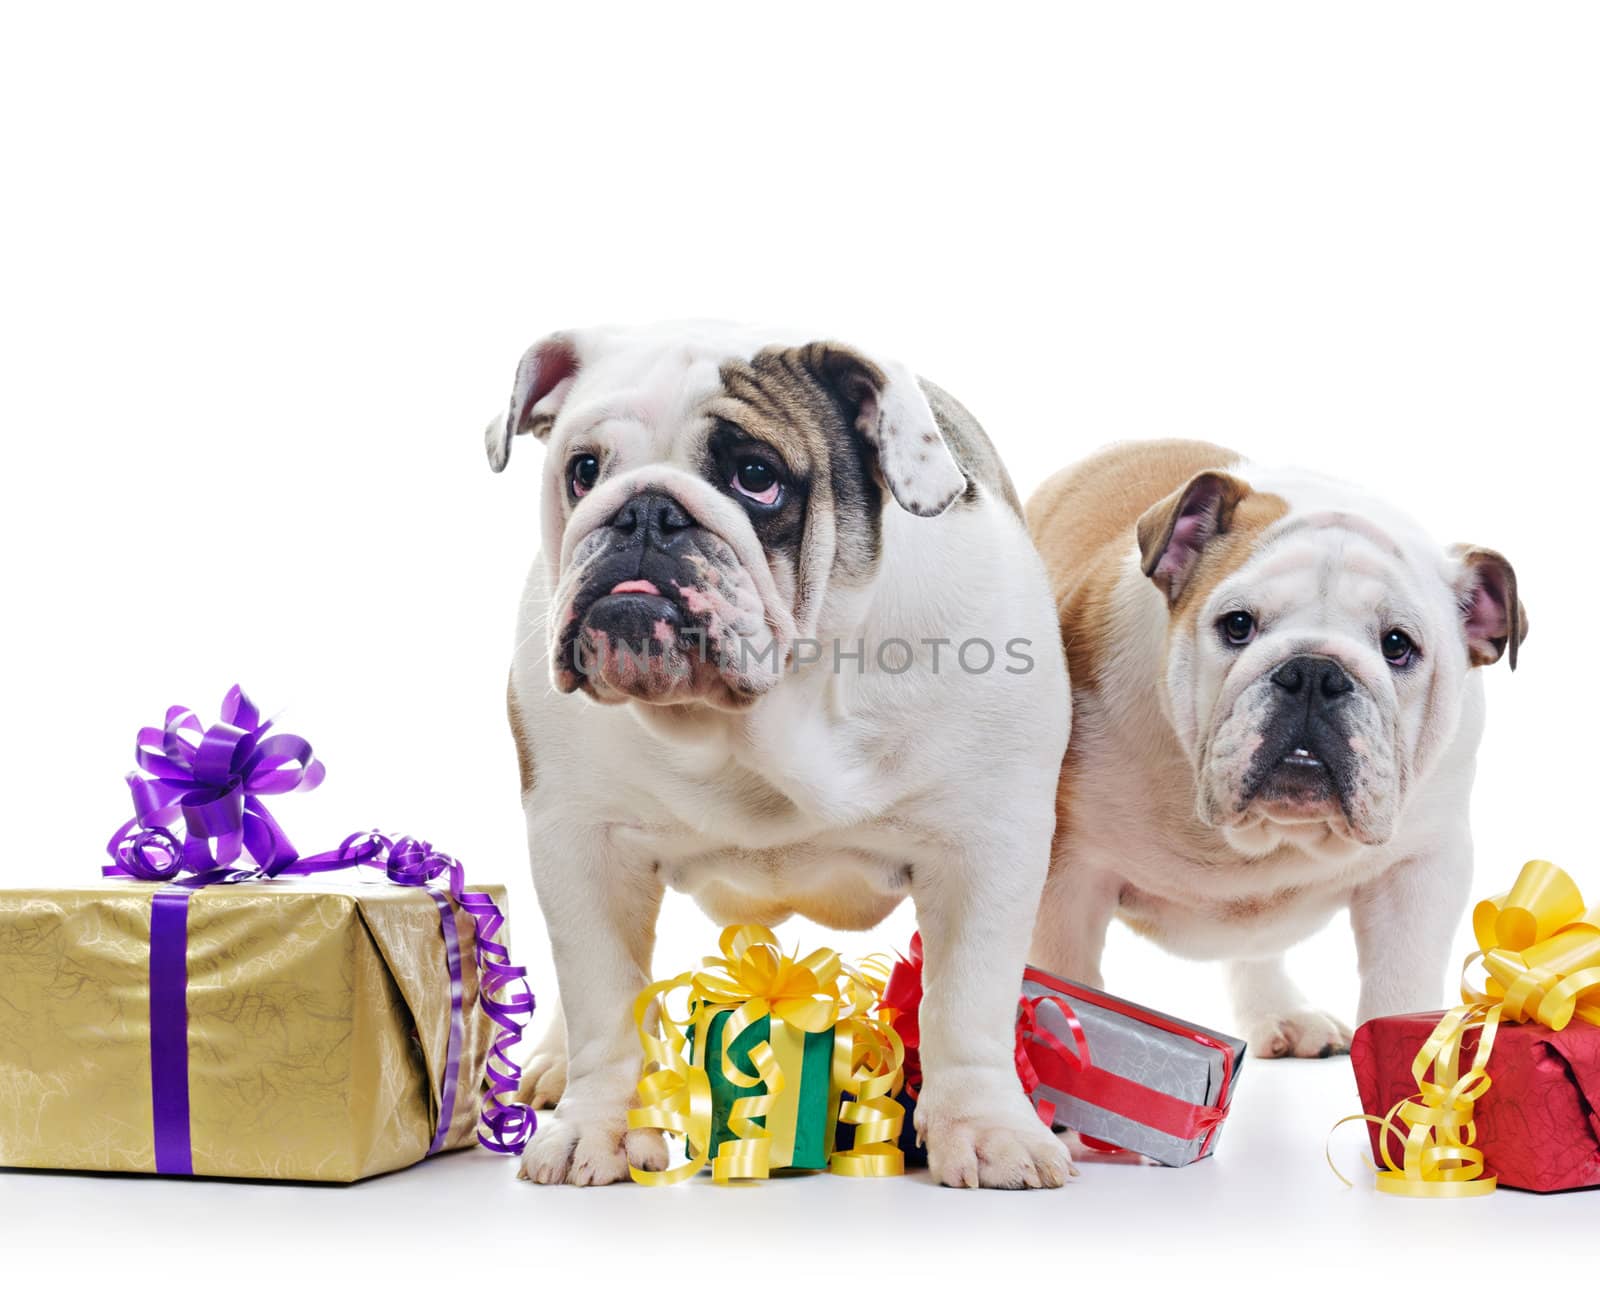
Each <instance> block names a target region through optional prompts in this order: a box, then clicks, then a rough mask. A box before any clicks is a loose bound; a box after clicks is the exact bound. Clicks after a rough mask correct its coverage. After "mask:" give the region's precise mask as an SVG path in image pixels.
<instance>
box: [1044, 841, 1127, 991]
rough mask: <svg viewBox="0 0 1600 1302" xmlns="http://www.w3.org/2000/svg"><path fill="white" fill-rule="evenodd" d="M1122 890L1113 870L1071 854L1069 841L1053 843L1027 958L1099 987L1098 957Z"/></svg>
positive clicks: (1046, 969) (1058, 973)
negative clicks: (1104, 870) (1054, 847)
mask: <svg viewBox="0 0 1600 1302" xmlns="http://www.w3.org/2000/svg"><path fill="white" fill-rule="evenodd" d="M1121 889H1122V883H1121V882H1120V881H1119V880H1118V879H1117V878H1116V877H1115V876H1113V875H1112V874H1110V873H1101V872H1098V871H1096V870H1095V869H1093V868H1090V867H1088V866H1087V865H1086V864H1084V863H1082V862H1079V861H1078V860H1077V859H1075V858H1074V855H1073V849H1072V846H1071V845H1070V844H1068V845H1066V846H1058V847H1057V852H1056V861H1055V862H1054V863H1053V864H1052V865H1051V867H1050V877H1049V880H1048V881H1046V882H1045V884H1044V894H1043V895H1042V896H1040V898H1039V919H1038V921H1037V922H1036V923H1035V924H1034V928H1033V946H1032V948H1031V949H1030V950H1029V956H1030V958H1031V960H1032V961H1033V962H1034V963H1036V964H1037V965H1038V966H1039V967H1042V968H1043V969H1044V970H1045V971H1046V972H1053V973H1055V975H1056V976H1059V977H1065V978H1066V979H1067V980H1068V981H1077V982H1079V983H1080V984H1082V985H1089V986H1102V987H1103V986H1104V985H1105V982H1104V981H1103V980H1102V979H1101V976H1100V957H1101V955H1102V954H1103V953H1104V952H1105V947H1106V931H1107V929H1108V928H1109V927H1110V926H1111V919H1112V918H1113V917H1114V916H1115V915H1116V911H1117V894H1118V892H1119V891H1120V890H1121Z"/></svg>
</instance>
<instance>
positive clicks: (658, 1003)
mask: <svg viewBox="0 0 1600 1302" xmlns="http://www.w3.org/2000/svg"><path fill="white" fill-rule="evenodd" d="M719 947H720V948H721V950H722V953H721V954H720V955H710V956H708V957H706V958H705V959H704V960H703V964H704V966H703V967H702V968H701V969H700V970H698V971H693V972H682V973H680V974H679V975H677V976H675V977H670V978H668V979H667V980H665V981H658V982H656V983H655V984H654V985H652V986H650V987H648V988H647V989H646V990H645V991H644V992H643V993H642V994H640V996H639V998H638V999H637V1000H635V1002H634V1009H633V1020H634V1025H635V1026H636V1027H637V1029H638V1032H639V1041H640V1044H641V1045H642V1046H643V1048H644V1057H645V1063H646V1071H645V1074H644V1076H643V1077H642V1078H641V1079H640V1081H639V1104H640V1106H638V1107H637V1108H633V1109H631V1110H630V1111H629V1113H628V1125H629V1127H630V1128H635V1129H657V1130H663V1131H666V1132H668V1133H671V1134H677V1135H682V1136H683V1137H684V1139H685V1141H686V1144H687V1149H688V1152H687V1154H686V1156H685V1159H684V1161H683V1162H681V1163H679V1164H678V1165H677V1166H675V1167H671V1168H669V1169H668V1170H665V1171H643V1170H640V1169H638V1168H637V1167H630V1168H629V1171H630V1173H631V1175H632V1176H633V1178H634V1180H635V1181H637V1182H638V1183H640V1184H652V1185H660V1184H676V1183H678V1182H679V1181H681V1180H686V1179H688V1178H689V1177H690V1176H692V1175H694V1174H695V1173H696V1172H698V1171H699V1170H700V1169H701V1168H702V1167H703V1166H704V1165H705V1164H706V1159H707V1157H708V1155H709V1153H710V1149H711V1131H712V1124H713V1101H712V1094H711V1081H710V1077H709V1075H708V1073H707V1072H706V1070H705V1068H704V1067H703V1066H699V1065H696V1064H695V1063H693V1062H691V1061H690V1058H689V1056H688V1055H687V1054H686V1053H685V1049H686V1047H687V1045H688V1035H687V1032H688V1031H689V1030H690V1028H693V1030H694V1034H695V1037H696V1044H697V1046H700V1047H701V1051H702V1052H703V1046H705V1045H706V1044H708V1043H709V1040H708V1036H709V1032H710V1028H711V1022H712V1020H713V1018H715V1017H716V1016H717V1015H718V1014H720V1013H723V1012H729V1013H730V1016H729V1018H728V1020H727V1023H726V1024H725V1025H724V1027H723V1029H722V1057H721V1064H720V1065H721V1068H722V1073H723V1075H724V1076H726V1077H727V1079H728V1080H730V1081H731V1082H733V1083H734V1084H735V1085H738V1086H740V1087H743V1088H748V1087H750V1086H754V1085H757V1084H759V1085H761V1086H763V1092H762V1093H760V1094H751V1095H745V1096H743V1097H741V1098H738V1099H736V1100H735V1101H734V1103H733V1106H732V1108H731V1110H730V1112H729V1116H728V1129H729V1130H730V1131H732V1132H733V1136H734V1138H733V1139H731V1140H728V1141H725V1142H724V1143H723V1144H721V1145H720V1146H719V1148H718V1150H717V1154H716V1156H715V1158H714V1159H713V1160H712V1163H711V1174H712V1178H713V1179H714V1180H716V1181H718V1182H719V1183H721V1182H725V1181H728V1180H734V1179H764V1178H765V1177H766V1176H767V1174H768V1173H769V1171H770V1169H771V1146H772V1140H771V1136H770V1135H769V1134H768V1132H767V1129H766V1127H765V1126H764V1125H763V1121H764V1120H765V1119H766V1118H767V1117H768V1116H769V1114H770V1111H771V1109H772V1108H773V1106H774V1102H775V1101H776V1100H777V1099H778V1098H779V1097H780V1095H782V1093H783V1091H784V1089H785V1088H786V1086H787V1085H788V1082H787V1081H786V1080H785V1078H784V1074H783V1070H782V1068H781V1067H780V1066H779V1064H778V1058H777V1055H776V1054H775V1053H774V1052H773V1048H772V1043H771V1040H770V1038H769V1039H767V1040H763V1041H761V1042H759V1043H757V1044H755V1045H753V1046H752V1047H751V1049H750V1051H749V1056H750V1063H751V1066H753V1067H754V1068H755V1074H754V1075H750V1074H749V1073H746V1072H744V1071H742V1070H740V1069H739V1068H738V1067H737V1066H736V1065H735V1064H734V1061H733V1058H732V1053H731V1050H732V1047H733V1044H734V1042H735V1041H737V1040H738V1039H739V1036H740V1034H741V1033H742V1032H743V1031H744V1030H745V1029H746V1028H747V1027H749V1026H750V1025H752V1024H753V1023H755V1022H758V1021H760V1020H761V1019H762V1018H763V1017H770V1018H772V1019H773V1021H775V1022H781V1023H784V1024H786V1025H788V1026H790V1027H793V1028H795V1029H796V1030H798V1031H800V1032H802V1033H807V1034H814V1033H818V1032H822V1031H826V1030H829V1029H830V1028H831V1029H832V1030H833V1031H834V1046H833V1057H832V1062H831V1077H832V1079H831V1081H830V1090H829V1099H830V1110H831V1115H832V1116H833V1117H834V1118H836V1119H837V1120H840V1121H844V1122H846V1123H848V1124H852V1125H854V1126H855V1127H856V1129H855V1140H854V1143H853V1144H852V1146H851V1148H850V1149H849V1150H848V1151H846V1152H842V1153H834V1154H833V1155H832V1156H831V1158H830V1169H831V1170H833V1171H835V1172H837V1173H839V1174H843V1175H897V1174H899V1172H900V1171H901V1170H903V1169H904V1157H903V1155H902V1154H901V1152H900V1150H899V1147H898V1145H897V1142H896V1141H897V1140H898V1138H899V1134H900V1126H901V1123H902V1121H903V1117H904V1109H903V1108H902V1107H901V1105H900V1104H899V1103H898V1102H896V1101H895V1099H894V1097H893V1095H894V1093H895V1090H896V1089H897V1088H898V1087H899V1083H900V1074H901V1066H902V1064H903V1062H904V1058H905V1049H904V1046H903V1045H902V1044H901V1042H900V1037H899V1036H898V1035H896V1034H895V1032H894V1031H893V1030H892V1029H891V1028H890V1027H889V1025H888V1024H887V1022H886V1021H884V1020H883V1019H881V1018H879V1017H877V1016H876V1015H875V1014H873V1013H872V1011H871V1010H872V1006H873V1005H874V1004H875V1003H876V1002H877V1000H878V998H879V997H880V996H881V995H882V993H883V974H884V973H886V971H887V965H885V964H881V963H872V962H870V961H869V963H868V964H866V965H864V970H857V969H852V968H849V967H847V966H846V965H845V963H844V961H843V959H841V958H840V957H839V955H838V954H837V953H836V952H835V951H833V950H831V949H817V950H813V951H812V952H811V953H810V954H808V955H807V956H806V957H805V958H803V959H802V958H798V957H792V956H790V955H787V954H784V953H783V952H782V951H781V950H780V949H779V948H778V940H777V937H776V936H774V935H773V934H772V932H770V931H768V930H767V928H765V927H757V926H744V927H728V928H726V929H725V930H724V931H723V933H722V936H721V939H720V941H719ZM677 990H687V991H688V996H689V997H688V1005H689V1006H688V1011H687V1012H686V1013H685V1014H683V1015H681V1016H674V1015H673V1014H672V1012H671V1011H670V1010H669V1008H668V1006H667V997H668V996H669V995H670V994H672V993H673V992H674V991H677ZM652 1015H653V1016H654V1017H656V1018H658V1019H659V1022H660V1026H661V1033H660V1034H659V1035H652V1034H651V1033H650V1031H649V1030H648V1029H647V1028H648V1024H649V1022H650V1020H651V1018H652ZM652 1064H653V1067H652ZM847 1091H848V1092H849V1093H851V1094H853V1095H854V1096H855V1097H854V1100H853V1101H851V1100H845V1099H844V1098H843V1094H844V1093H845V1092H847Z"/></svg>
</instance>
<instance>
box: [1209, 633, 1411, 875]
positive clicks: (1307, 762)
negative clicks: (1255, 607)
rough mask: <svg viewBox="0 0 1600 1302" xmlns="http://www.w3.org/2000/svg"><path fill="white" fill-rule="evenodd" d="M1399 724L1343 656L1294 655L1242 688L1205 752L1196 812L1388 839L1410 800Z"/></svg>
mask: <svg viewBox="0 0 1600 1302" xmlns="http://www.w3.org/2000/svg"><path fill="white" fill-rule="evenodd" d="M1396 757H1397V748H1396V742H1395V733H1394V726H1393V724H1392V723H1391V722H1390V721H1389V720H1388V719H1387V718H1386V716H1385V712H1384V710H1383V709H1382V707H1381V706H1380V704H1379V702H1378V701H1377V700H1376V699H1375V698H1374V696H1373V695H1372V694H1371V693H1370V692H1368V691H1367V690H1366V689H1365V688H1364V687H1363V686H1362V685H1361V684H1360V682H1359V681H1358V680H1357V679H1355V678H1353V677H1352V676H1351V675H1350V674H1348V673H1347V672H1346V670H1345V668H1344V666H1343V665H1341V664H1340V663H1339V661H1338V660H1336V659H1334V658H1332V657H1330V656H1322V655H1295V656H1290V657H1289V658H1288V659H1286V660H1283V661H1281V662H1279V663H1278V664H1276V665H1274V666H1273V667H1272V668H1271V669H1269V670H1268V671H1267V672H1266V673H1264V674H1263V675H1262V676H1261V677H1260V678H1258V679H1256V680H1255V681H1254V682H1253V683H1251V684H1250V685H1249V686H1248V687H1247V688H1245V690H1244V691H1242V692H1241V693H1239V695H1238V697H1237V698H1236V700H1235V701H1234V703H1233V706H1232V708H1231V709H1230V710H1229V711H1228V713H1227V715H1226V716H1225V717H1224V718H1223V719H1222V720H1220V722H1219V723H1218V725H1217V727H1216V728H1215V729H1214V730H1213V732H1212V734H1211V737H1210V738H1209V741H1208V744H1207V745H1206V747H1205V748H1204V752H1203V754H1202V757H1201V773H1200V783H1199V789H1198V792H1197V801H1196V811H1197V813H1198V815H1199V817H1200V819H1201V821H1202V822H1204V823H1205V824H1206V825H1207V826H1211V827H1219V828H1224V829H1239V828H1247V827H1252V826H1255V827H1267V826H1269V825H1270V826H1274V827H1276V828H1279V829H1283V830H1287V829H1290V828H1293V827H1295V826H1297V825H1298V826H1301V827H1317V826H1319V825H1320V826H1324V827H1326V828H1327V829H1328V830H1329V831H1331V832H1333V833H1334V834H1336V835H1337V836H1339V837H1342V838H1344V839H1346V840H1350V841H1354V842H1357V843H1360V844H1362V845H1381V844H1382V843H1383V842H1385V841H1387V840H1388V839H1389V837H1390V836H1391V835H1392V834H1393V831H1394V823H1395V818H1396V814H1397V812H1398V808H1399V804H1400V799H1401V790H1400V787H1401V771H1400V765H1399V764H1398V763H1397V758H1396Z"/></svg>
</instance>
